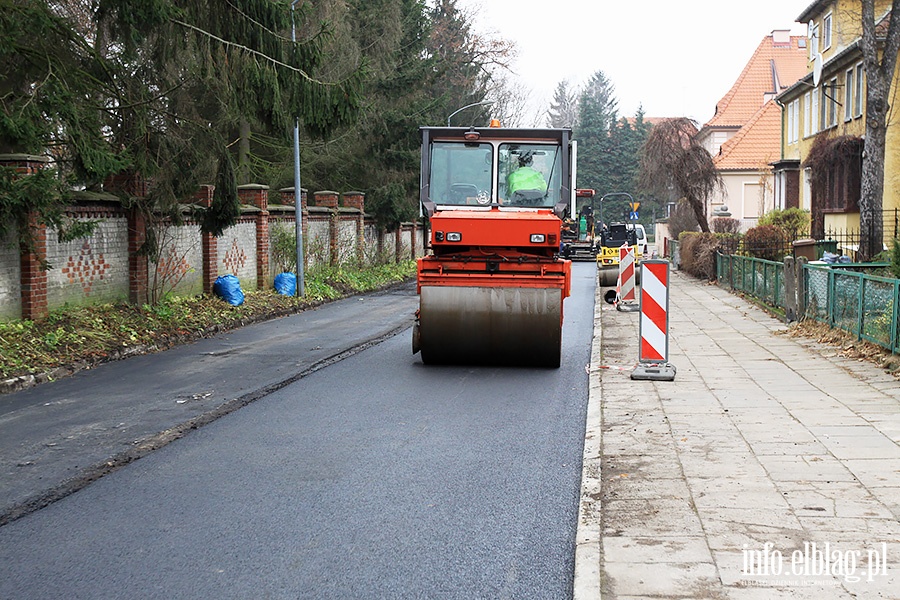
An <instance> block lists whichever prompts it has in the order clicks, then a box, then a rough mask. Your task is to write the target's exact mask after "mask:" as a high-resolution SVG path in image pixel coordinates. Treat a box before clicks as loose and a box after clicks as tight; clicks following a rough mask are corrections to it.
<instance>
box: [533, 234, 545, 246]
mask: <svg viewBox="0 0 900 600" xmlns="http://www.w3.org/2000/svg"><path fill="white" fill-rule="evenodd" d="M545 241H547V236H545V235H544V234H543V233H532V234H531V243H532V244H543V243H544V242H545Z"/></svg>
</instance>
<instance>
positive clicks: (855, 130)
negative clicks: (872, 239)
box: [774, 0, 900, 256]
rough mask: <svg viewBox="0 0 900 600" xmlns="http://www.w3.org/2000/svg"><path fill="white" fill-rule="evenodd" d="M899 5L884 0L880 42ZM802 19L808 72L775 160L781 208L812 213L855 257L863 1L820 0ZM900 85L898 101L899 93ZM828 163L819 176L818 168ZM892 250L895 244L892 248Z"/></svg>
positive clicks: (894, 149) (821, 231)
mask: <svg viewBox="0 0 900 600" xmlns="http://www.w3.org/2000/svg"><path fill="white" fill-rule="evenodd" d="M890 7H891V2H889V1H887V0H876V2H875V23H876V38H878V39H879V40H881V39H883V38H884V35H885V33H886V31H887V25H888V23H889V21H890ZM797 21H798V22H801V23H808V32H807V37H808V40H809V44H808V47H809V52H808V55H807V58H806V62H807V72H806V74H805V75H804V76H803V77H802V78H801V79H800V80H799V81H798V82H797V83H795V84H794V85H792V86H791V87H790V88H788V89H787V90H785V91H784V92H782V93H781V94H780V95H779V96H778V98H777V101H778V102H779V104H780V105H781V106H782V107H783V113H782V124H781V125H782V140H781V148H782V152H781V158H780V159H779V160H778V161H777V162H776V163H775V165H774V166H775V179H776V186H775V196H776V199H775V201H776V203H781V204H783V205H785V206H799V207H800V208H803V209H806V210H809V211H810V214H811V217H812V232H811V233H812V235H813V237H816V238H818V239H822V238H823V237H836V238H837V239H838V241H839V242H840V244H841V247H840V250H841V251H843V252H844V253H847V254H850V255H851V256H852V255H853V253H854V252H855V250H856V248H857V247H858V246H856V245H855V244H854V232H855V234H856V236H857V237H858V232H859V225H860V216H859V198H860V189H861V171H862V159H863V153H862V148H863V143H864V138H865V133H866V131H865V112H866V106H865V102H866V73H865V66H864V64H863V55H862V50H861V37H862V9H861V4H860V2H859V0H820V1H818V2H813V3H812V4H810V6H809V7H807V8H806V10H804V11H803V13H801V14H800V15H799V16H798V17H797ZM896 80H897V76H896V74H895V76H894V82H895V83H894V86H893V90H892V97H893V95H894V94H895V93H896ZM896 119H897V117H896V116H894V117H893V118H892V116H891V113H889V117H888V123H887V145H886V149H885V153H886V156H885V182H884V196H883V208H884V209H885V215H886V217H887V216H889V215H890V213H891V212H892V211H896V210H897V209H898V208H900V195H898V193H897V183H898V182H897V181H895V180H894V179H895V177H896V173H898V170H897V167H898V166H900V165H898V160H900V138H898V135H897V132H896V129H897V128H896V127H893V125H894V123H895V121H896ZM815 161H819V162H818V163H817V164H827V168H826V169H820V170H819V173H820V175H819V177H818V178H816V177H814V175H815V172H814V170H813V169H812V168H811V165H812V164H813V163H814V162H815ZM884 231H885V238H886V239H888V238H890V237H893V236H894V235H895V234H896V225H895V221H894V219H890V218H885V220H884ZM885 247H887V244H886V245H885Z"/></svg>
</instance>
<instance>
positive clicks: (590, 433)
mask: <svg viewBox="0 0 900 600" xmlns="http://www.w3.org/2000/svg"><path fill="white" fill-rule="evenodd" d="M602 289H603V288H602V287H601V286H600V281H599V280H598V281H597V287H596V290H597V291H596V292H595V295H594V337H593V340H592V341H591V362H590V364H589V365H588V368H587V371H588V407H587V419H586V421H585V432H584V453H583V455H582V460H581V496H580V499H579V503H578V526H577V528H576V530H575V583H574V589H573V599H574V600H600V581H601V577H600V559H601V556H602V551H601V548H600V541H601V534H602V526H601V520H600V517H601V512H600V510H601V497H602V496H601V493H602V490H601V487H602V483H603V481H602V478H601V474H600V473H601V472H600V457H601V453H602V448H601V442H602V439H601V431H602V429H601V421H600V420H601V416H602V413H601V400H602V394H601V385H600V375H599V372H596V371H595V369H594V367H593V365H599V364H601V362H602V356H601V346H602V344H601V342H602V328H601V323H600V316H601V314H602V312H601V311H602V310H603V305H604V301H603V298H602V294H601V292H602Z"/></svg>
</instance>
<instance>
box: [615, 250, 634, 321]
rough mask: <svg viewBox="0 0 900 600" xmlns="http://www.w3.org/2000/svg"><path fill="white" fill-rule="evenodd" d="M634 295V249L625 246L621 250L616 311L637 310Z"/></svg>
mask: <svg viewBox="0 0 900 600" xmlns="http://www.w3.org/2000/svg"><path fill="white" fill-rule="evenodd" d="M634 301H635V295H634V248H632V247H631V246H629V245H628V244H625V245H623V246H621V247H620V248H619V279H618V281H617V282H616V302H615V304H616V309H617V310H622V311H627V310H637V306H635V305H634V304H633V303H634Z"/></svg>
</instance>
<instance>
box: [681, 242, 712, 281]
mask: <svg viewBox="0 0 900 600" xmlns="http://www.w3.org/2000/svg"><path fill="white" fill-rule="evenodd" d="M680 242H681V246H680V249H679V252H680V255H681V270H682V271H685V272H687V273H689V274H691V275H693V276H694V277H698V278H700V279H706V280H707V281H714V280H715V279H716V250H717V248H718V245H719V240H718V238H717V237H716V235H715V234H714V233H685V234H684V235H682V236H681V239H680Z"/></svg>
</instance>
